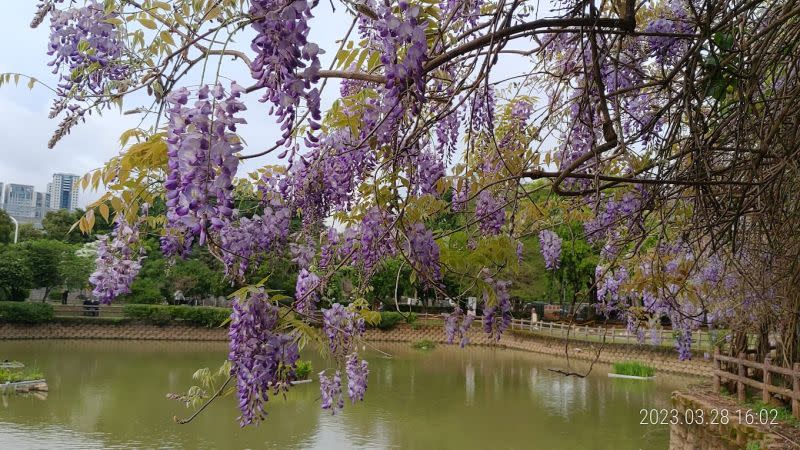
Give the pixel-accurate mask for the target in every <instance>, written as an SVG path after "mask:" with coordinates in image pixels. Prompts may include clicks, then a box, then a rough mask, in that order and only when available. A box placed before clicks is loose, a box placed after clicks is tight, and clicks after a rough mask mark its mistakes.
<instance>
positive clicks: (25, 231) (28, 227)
mask: <svg viewBox="0 0 800 450" xmlns="http://www.w3.org/2000/svg"><path fill="white" fill-rule="evenodd" d="M44 237H45V234H44V231H42V230H40V229H38V228H36V227H34V226H33V224H30V223H23V224H21V225H20V226H19V242H27V241H35V240H37V239H44Z"/></svg>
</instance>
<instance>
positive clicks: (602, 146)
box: [0, 0, 800, 424]
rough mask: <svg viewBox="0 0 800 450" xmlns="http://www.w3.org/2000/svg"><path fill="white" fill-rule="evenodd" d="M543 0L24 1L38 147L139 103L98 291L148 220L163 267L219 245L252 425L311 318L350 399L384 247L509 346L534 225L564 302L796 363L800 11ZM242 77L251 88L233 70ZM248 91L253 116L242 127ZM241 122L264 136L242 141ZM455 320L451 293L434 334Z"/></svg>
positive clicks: (237, 373)
mask: <svg viewBox="0 0 800 450" xmlns="http://www.w3.org/2000/svg"><path fill="white" fill-rule="evenodd" d="M553 6H555V7H554V8H553V9H547V8H539V7H538V5H537V4H533V3H527V2H523V1H513V2H486V1H484V0H456V1H448V2H435V1H429V0H417V1H397V2H396V1H385V2H375V1H372V0H367V1H359V2H343V3H336V2H334V3H331V4H328V3H324V2H317V1H315V0H310V1H306V0H300V1H291V2H284V1H280V0H250V1H243V0H217V1H202V0H200V1H198V0H173V1H171V2H167V1H155V0H138V1H131V0H106V1H104V2H103V3H102V4H101V3H98V2H95V1H87V2H60V1H56V2H52V1H42V2H40V4H39V8H38V11H37V14H36V16H35V18H34V20H33V23H32V25H33V26H38V25H39V24H41V23H42V22H44V21H45V20H46V19H48V18H49V21H50V44H49V47H48V49H49V50H48V52H49V55H50V56H51V57H52V61H51V63H50V64H51V66H52V67H53V69H54V70H55V71H56V73H58V74H59V75H60V80H59V84H58V85H57V86H56V87H54V88H52V89H53V91H54V93H55V98H54V102H53V108H52V111H51V116H52V117H58V120H59V121H60V122H59V124H58V126H57V127H56V131H55V133H54V135H53V137H52V139H51V142H50V143H51V146H54V145H56V144H57V142H58V141H59V139H61V138H62V137H63V136H64V135H65V134H67V133H69V131H70V130H71V129H72V128H73V127H75V126H78V124H79V122H80V121H81V120H84V119H85V118H86V116H87V115H91V114H99V113H100V112H101V111H103V110H105V109H107V108H111V107H113V106H122V105H123V100H124V99H126V100H127V99H130V100H131V101H137V102H140V103H141V106H139V107H136V108H133V109H128V110H126V112H127V113H130V114H137V115H140V116H141V118H142V125H141V126H140V127H138V128H134V129H131V130H125V131H122V134H121V138H120V141H121V144H122V146H123V151H122V152H121V153H120V154H119V155H117V156H113V157H111V158H110V160H109V161H108V163H107V164H106V165H105V166H104V167H102V168H100V169H98V170H97V171H94V172H92V173H89V174H87V175H86V176H85V177H84V178H83V179H82V185H83V187H84V188H88V187H95V188H97V187H99V186H103V187H105V189H106V191H105V192H106V193H105V194H104V195H103V196H102V197H101V198H100V199H99V200H98V201H97V202H95V203H94V204H92V205H90V206H89V208H88V209H87V211H86V213H85V214H84V215H83V216H82V217H81V218H80V220H79V223H78V227H79V228H80V230H81V231H84V232H89V231H90V230H91V229H92V228H93V227H94V226H95V225H96V222H97V221H98V218H102V219H103V220H106V221H109V222H114V223H115V228H114V232H113V233H111V234H110V235H109V236H106V237H103V238H101V240H100V243H99V247H98V260H97V270H96V271H95V272H94V273H93V275H92V277H91V281H92V283H93V285H94V286H95V290H94V292H95V295H97V296H98V297H100V298H102V299H103V300H104V301H107V302H108V301H112V300H113V299H114V298H116V297H118V296H120V295H124V294H127V293H129V292H130V290H131V285H132V284H133V283H134V280H135V279H136V275H137V273H138V272H139V271H140V270H141V269H142V261H143V259H142V258H143V257H144V254H145V247H144V246H143V245H142V242H143V239H142V236H143V235H144V234H155V235H158V236H159V238H160V250H161V252H163V253H164V254H165V255H166V256H167V257H169V258H180V257H184V256H186V255H187V254H189V253H190V252H192V251H193V249H195V248H197V247H203V248H205V249H206V250H207V251H208V252H209V254H210V255H213V256H214V257H215V258H216V259H217V260H218V261H219V262H220V264H221V266H222V267H223V270H222V271H223V272H224V274H225V276H226V279H227V280H228V281H229V282H231V283H233V284H234V285H236V286H237V287H238V288H239V290H238V291H237V292H236V295H235V297H236V301H235V302H234V312H233V315H232V320H231V344H230V345H231V353H230V359H231V362H232V369H231V372H230V373H231V377H232V378H233V379H235V381H236V384H237V392H238V395H239V400H240V406H241V409H242V416H241V422H242V424H250V423H253V422H256V421H258V420H260V419H262V418H263V417H264V411H263V409H262V404H263V401H265V400H266V398H267V397H268V393H269V390H270V388H271V386H277V385H281V386H283V385H286V382H287V381H291V379H292V376H293V375H292V374H293V369H292V368H293V367H294V366H295V363H296V361H297V358H298V348H299V346H302V345H303V344H304V343H305V342H309V339H310V338H313V337H314V336H317V335H319V336H324V337H325V338H327V340H328V342H329V346H328V352H329V353H330V354H331V355H332V356H333V360H334V361H336V363H337V367H341V368H343V369H344V370H345V372H346V375H347V378H348V388H349V389H348V391H349V392H348V393H349V396H350V397H351V398H352V399H353V400H355V399H358V398H363V394H364V390H365V389H366V376H367V370H366V363H365V362H364V363H362V362H360V361H359V360H358V358H357V354H356V349H357V347H356V346H355V341H356V340H357V338H358V336H360V333H361V330H363V322H364V321H365V320H366V321H374V320H375V314H374V312H373V311H370V310H369V302H367V301H366V296H367V295H368V294H369V291H370V289H371V285H370V279H371V278H372V277H373V276H375V275H376V274H377V273H379V271H380V270H381V268H382V267H384V266H383V264H384V263H385V262H386V261H388V260H396V261H399V264H400V265H401V266H405V267H408V268H409V269H410V271H409V275H408V276H409V279H410V280H411V281H412V282H414V283H421V284H423V285H424V286H425V287H426V288H427V289H429V290H430V291H432V292H434V293H435V294H436V295H438V296H440V297H447V298H453V299H457V300H458V299H463V298H465V297H466V296H476V297H478V298H479V299H481V303H482V305H483V321H484V329H485V330H486V331H487V332H488V333H489V334H491V335H492V336H493V337H496V338H497V339H499V338H500V336H501V335H502V333H503V332H504V331H505V330H506V329H507V327H508V325H509V323H510V320H511V302H510V292H511V290H512V289H513V280H514V278H515V276H517V274H519V273H520V266H521V264H520V259H523V258H524V257H525V252H524V245H523V243H522V240H523V239H525V238H530V237H532V236H533V237H536V238H538V243H539V247H540V250H541V253H542V255H543V257H544V263H545V267H546V268H547V269H548V270H552V271H561V272H560V275H558V276H559V277H560V280H561V282H562V285H563V286H567V285H569V286H570V289H571V290H572V291H573V292H570V294H571V295H572V296H573V297H574V298H575V300H576V301H578V302H585V301H588V300H589V299H590V298H591V297H592V295H593V294H592V293H593V292H594V293H596V297H597V300H598V302H599V305H598V309H599V311H600V312H601V313H604V314H612V313H613V314H616V315H619V316H620V317H623V318H624V319H625V320H626V321H627V324H628V327H629V329H630V330H631V331H635V332H637V334H639V335H641V336H644V333H641V331H642V330H644V329H646V328H648V327H658V326H660V320H659V319H660V318H661V317H664V316H666V317H669V319H670V320H671V322H672V325H673V327H675V328H676V332H677V333H678V334H679V336H680V338H679V339H678V342H679V344H678V352H679V357H680V358H682V359H685V358H689V357H691V353H690V349H691V331H692V330H693V329H696V328H698V327H701V326H724V327H729V328H732V329H734V330H735V331H736V332H737V333H747V332H751V331H754V330H757V331H759V332H761V333H762V339H766V338H768V336H769V334H770V332H772V333H773V334H775V335H778V336H780V339H779V340H780V350H779V351H780V355H781V358H782V360H783V362H784V363H789V362H792V361H798V360H800V342H799V341H798V336H800V320H797V318H798V314H800V297H798V296H800V289H797V287H798V284H800V283H798V282H800V279H798V278H799V277H800V268H798V267H797V265H798V263H800V240H799V239H798V238H797V237H796V232H795V231H796V230H797V229H798V227H799V226H800V214H799V211H798V208H797V205H798V204H800V202H798V201H797V192H798V184H799V182H800V176H799V175H800V171H799V170H798V165H797V163H796V162H797V160H798V151H800V147H798V145H797V142H798V141H800V140H799V139H798V137H797V133H798V130H800V127H798V126H797V122H798V120H799V119H800V109H798V108H797V103H798V96H799V95H800V83H798V76H797V74H798V64H800V62H799V61H800V49H799V48H798V40H797V39H796V34H797V32H798V30H800V20H798V19H797V14H796V2H794V1H789V2H786V1H783V0H781V1H778V0H764V1H753V2H750V1H738V0H697V1H694V0H669V1H667V0H653V1H645V2H638V3H637V2H634V1H633V0H624V1H616V2H599V3H598V2H594V1H589V0H579V1H568V2H557V3H555V4H554V5H553ZM333 7H336V8H337V12H336V14H338V15H340V16H341V17H346V18H347V19H348V20H347V21H343V23H347V24H349V28H343V29H342V30H341V32H342V34H341V36H339V38H338V39H329V40H327V41H326V42H312V40H311V39H310V36H311V35H312V34H311V33H310V30H311V29H312V28H315V27H331V21H330V20H329V17H324V18H322V19H321V20H315V19H314V15H325V16H328V14H329V9H331V8H333ZM248 44H249V45H248ZM323 61H324V62H325V67H323ZM240 65H243V66H240ZM234 66H239V67H243V68H244V70H245V71H246V72H249V75H250V76H249V77H248V78H249V79H242V78H241V77H237V78H239V79H238V80H236V81H233V80H232V79H231V78H232V75H233V74H235V73H239V74H241V73H240V72H236V70H234V69H230V68H231V67H234ZM19 78H20V76H19V75H14V74H5V75H3V76H2V78H0V80H2V81H5V82H10V81H12V80H14V81H17V80H19ZM197 80H199V83H198V81H197ZM36 83H37V80H34V79H31V80H30V83H29V85H30V86H35V85H36ZM337 87H338V92H331V90H333V89H336V88H337ZM145 96H146V98H142V97H145ZM251 99H256V100H259V101H260V102H261V103H263V106H261V105H260V104H259V106H257V108H258V112H259V114H260V115H261V117H262V119H260V120H259V123H256V124H246V121H245V120H244V118H243V116H244V114H245V110H246V109H247V108H248V106H252V105H255V104H256V103H254V102H252V101H251ZM328 99H330V100H331V101H328ZM246 102H247V103H246ZM323 105H324V107H323ZM126 108H128V106H126ZM248 126H255V127H268V128H269V127H272V128H271V130H272V131H273V132H274V133H273V136H274V138H270V140H268V141H265V142H247V143H245V142H244V140H243V139H242V138H241V136H240V135H239V132H240V131H241V130H243V129H245V127H248ZM254 160H255V161H261V164H257V165H259V166H260V167H259V168H258V169H256V170H254V171H252V172H251V173H242V171H240V168H241V167H242V164H243V162H245V161H247V162H252V161H254ZM276 161H277V164H276V163H275V162H276ZM237 195H238V198H237ZM151 207H152V208H151ZM54 219H55V218H54ZM444 224H447V226H446V227H445V226H444ZM46 228H47V227H46ZM54 233H55V231H54ZM48 234H50V231H48ZM595 254H596V255H597V258H596V260H595V259H593V258H594V256H593V255H595ZM287 255H288V256H289V257H290V258H291V260H292V263H293V264H296V265H297V267H298V268H299V271H298V274H297V279H296V283H295V288H294V298H293V299H290V300H292V301H291V302H290V303H288V302H287V301H286V300H287V298H286V297H285V295H283V294H280V293H277V292H275V291H274V290H272V289H270V288H268V287H267V286H266V285H265V283H266V282H267V281H266V280H268V278H267V277H264V278H261V279H258V280H254V279H253V278H252V277H253V274H254V273H260V274H263V272H264V271H265V270H267V269H265V268H271V269H268V270H269V272H270V273H272V272H273V271H276V269H275V266H274V265H272V264H274V262H275V261H281V260H282V258H285V257H286V256H287ZM591 266H594V267H591ZM342 271H355V272H357V273H358V274H359V276H358V277H357V278H355V281H356V282H357V283H356V285H355V286H353V295H354V298H355V301H354V302H352V303H351V304H350V305H349V306H348V307H346V308H345V307H342V306H341V305H339V304H333V305H330V307H328V308H325V306H328V305H326V304H324V303H321V301H322V294H323V293H324V292H325V291H326V286H327V285H328V283H330V282H331V281H332V280H336V279H337V276H338V275H337V274H340V273H341V272H342ZM591 272H593V275H592V277H591V280H592V281H590V282H589V284H588V285H587V284H586V283H585V282H584V280H585V278H586V276H587V274H591ZM383 275H385V274H381V276H383ZM318 309H322V311H321V315H320V314H317V310H318ZM468 320H471V319H470V318H469V317H468V316H466V315H464V314H463V311H462V310H461V308H456V309H455V310H454V312H453V314H452V315H451V316H449V317H448V322H447V323H448V326H447V327H446V332H447V333H448V334H449V336H450V338H451V339H452V337H453V335H454V332H455V330H457V329H458V328H459V327H463V326H464V324H465V321H468ZM309 324H319V325H321V329H316V328H313V327H309V326H307V325H309ZM764 330H766V331H764ZM276 349H279V350H280V351H278V350H276ZM253 379H257V380H259V381H258V382H253ZM320 384H321V394H322V405H323V408H326V409H332V410H333V411H336V410H337V409H339V408H341V407H342V405H343V400H342V394H341V392H342V391H341V386H340V385H341V377H340V376H339V372H338V371H333V372H331V371H329V372H326V373H324V374H322V375H321V376H320Z"/></svg>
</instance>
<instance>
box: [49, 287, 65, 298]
mask: <svg viewBox="0 0 800 450" xmlns="http://www.w3.org/2000/svg"><path fill="white" fill-rule="evenodd" d="M63 293H64V291H62V290H61V289H53V290H52V291H50V293H49V294H47V298H49V299H50V300H61V294H63Z"/></svg>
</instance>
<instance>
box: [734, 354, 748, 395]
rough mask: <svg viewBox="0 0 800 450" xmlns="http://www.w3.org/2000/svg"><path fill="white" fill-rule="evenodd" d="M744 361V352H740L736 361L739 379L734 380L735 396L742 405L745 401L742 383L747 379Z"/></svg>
mask: <svg viewBox="0 0 800 450" xmlns="http://www.w3.org/2000/svg"><path fill="white" fill-rule="evenodd" d="M744 359H745V354H744V352H740V353H739V361H737V362H738V365H739V379H738V380H736V396H737V397H738V398H739V402H740V403H744V401H745V400H746V399H747V396H746V393H745V387H744V381H742V380H744V379H745V378H746V377H747V369H746V368H745V366H744Z"/></svg>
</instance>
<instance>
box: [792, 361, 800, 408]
mask: <svg viewBox="0 0 800 450" xmlns="http://www.w3.org/2000/svg"><path fill="white" fill-rule="evenodd" d="M792 370H793V371H794V373H793V374H792V394H794V395H792V415H793V416H794V417H795V418H796V419H800V363H794V364H793V365H792Z"/></svg>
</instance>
